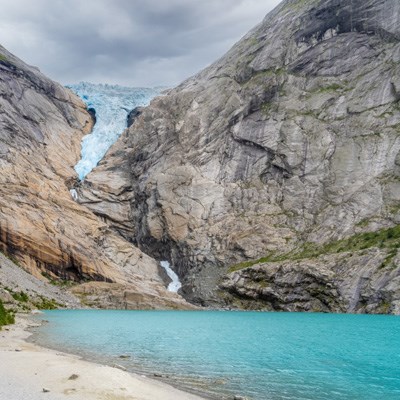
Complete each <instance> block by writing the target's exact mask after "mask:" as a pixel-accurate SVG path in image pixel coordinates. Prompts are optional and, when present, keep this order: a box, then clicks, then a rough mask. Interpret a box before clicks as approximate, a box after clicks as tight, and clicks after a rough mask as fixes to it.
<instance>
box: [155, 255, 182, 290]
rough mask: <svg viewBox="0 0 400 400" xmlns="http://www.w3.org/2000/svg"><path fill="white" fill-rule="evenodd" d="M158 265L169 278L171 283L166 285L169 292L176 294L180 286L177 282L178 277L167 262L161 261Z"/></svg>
mask: <svg viewBox="0 0 400 400" xmlns="http://www.w3.org/2000/svg"><path fill="white" fill-rule="evenodd" d="M160 265H161V266H162V267H163V268H164V269H165V272H166V273H167V275H168V276H169V277H170V278H171V280H172V282H171V283H170V284H169V285H168V288H167V289H168V290H169V291H170V292H175V293H176V292H177V291H178V290H179V289H180V288H181V287H182V284H181V282H180V280H179V277H178V275H177V274H176V273H175V271H174V270H173V269H172V268H171V265H170V263H169V262H168V261H161V262H160Z"/></svg>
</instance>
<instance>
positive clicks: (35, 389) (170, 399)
mask: <svg viewBox="0 0 400 400" xmlns="http://www.w3.org/2000/svg"><path fill="white" fill-rule="evenodd" d="M32 325H34V322H32V321H31V320H30V319H29V316H18V317H17V321H16V324H15V325H12V326H10V327H5V328H3V330H2V331H1V332H0V400H46V399H47V400H60V399H71V400H75V399H77V400H94V399H96V400H201V399H202V398H201V397H198V396H195V395H192V394H189V393H185V392H182V391H180V390H178V389H176V388H174V387H172V386H169V385H168V384H166V383H163V382H159V381H156V380H152V379H149V378H147V377H143V376H140V375H136V374H131V373H128V372H125V371H122V370H120V369H117V368H112V367H109V366H104V365H99V364H95V363H91V362H87V361H84V360H82V359H80V358H79V357H76V356H73V355H70V354H65V353H61V352H57V351H54V350H49V349H45V348H43V347H40V346H37V345H35V344H32V343H29V342H27V341H26V339H27V338H28V337H29V336H30V335H31V333H29V332H28V331H27V330H26V329H28V328H29V327H32ZM43 389H45V390H48V392H45V391H44V390H43Z"/></svg>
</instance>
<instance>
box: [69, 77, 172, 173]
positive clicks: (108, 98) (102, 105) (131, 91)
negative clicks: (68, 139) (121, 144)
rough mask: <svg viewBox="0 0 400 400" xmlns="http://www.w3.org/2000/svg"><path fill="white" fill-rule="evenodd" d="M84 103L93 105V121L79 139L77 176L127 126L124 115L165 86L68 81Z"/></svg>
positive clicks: (97, 160) (145, 101)
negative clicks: (147, 86)
mask: <svg viewBox="0 0 400 400" xmlns="http://www.w3.org/2000/svg"><path fill="white" fill-rule="evenodd" d="M67 87H68V88H69V89H71V90H72V91H73V92H75V93H76V94H77V95H78V96H79V97H80V98H81V99H82V100H83V101H84V102H85V103H86V105H87V108H88V109H94V110H95V113H96V124H95V126H94V128H93V131H92V132H91V133H90V134H88V135H86V136H84V138H83V139H82V151H81V159H80V161H79V162H78V163H77V164H76V166H75V171H76V172H77V174H78V176H79V179H80V180H83V179H85V177H86V175H87V174H88V173H89V172H90V171H91V170H92V169H93V168H94V167H95V166H96V165H97V164H98V162H99V161H100V160H101V159H102V158H103V157H104V155H105V154H106V152H107V150H108V149H109V148H110V147H111V146H112V145H113V144H114V143H115V142H116V140H117V139H118V137H119V136H120V135H121V133H122V132H123V131H124V130H125V129H126V127H127V116H128V114H129V112H130V111H131V110H133V109H134V108H135V107H138V106H146V105H148V104H149V103H150V101H151V99H153V98H154V97H155V96H157V95H159V94H160V93H161V91H162V90H164V89H165V88H160V87H159V88H130V87H124V86H119V85H109V84H94V83H88V82H81V83H78V84H73V85H67Z"/></svg>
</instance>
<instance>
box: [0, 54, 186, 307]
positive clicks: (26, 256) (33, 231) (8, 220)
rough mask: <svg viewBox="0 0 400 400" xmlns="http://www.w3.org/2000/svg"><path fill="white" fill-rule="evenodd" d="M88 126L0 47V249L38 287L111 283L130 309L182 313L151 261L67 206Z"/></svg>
mask: <svg viewBox="0 0 400 400" xmlns="http://www.w3.org/2000/svg"><path fill="white" fill-rule="evenodd" d="M92 123H93V120H92V116H91V115H90V114H89V113H88V112H87V110H86V107H85V105H84V103H83V102H82V101H81V100H80V99H79V98H78V97H77V96H75V95H74V94H73V93H72V92H71V91H69V90H68V89H66V88H64V87H62V86H61V85H59V84H58V83H56V82H53V81H51V80H50V79H49V78H47V77H45V76H44V75H43V74H41V73H40V72H39V70H37V69H36V68H34V67H31V66H29V65H27V64H25V63H24V62H23V61H22V60H19V59H18V58H17V57H15V56H14V55H12V54H11V53H9V52H8V51H7V50H6V49H4V48H3V47H1V46H0V251H1V252H3V253H5V254H8V255H9V256H12V258H13V259H16V260H17V261H18V262H19V264H20V265H21V266H22V267H23V268H24V269H26V270H27V271H29V272H30V273H32V274H33V275H35V276H36V277H37V278H39V279H40V280H42V281H43V280H47V278H48V277H50V278H51V279H55V280H57V279H59V278H62V279H66V280H72V281H75V282H76V283H80V282H82V281H87V280H95V281H101V282H102V283H103V285H102V288H103V290H104V291H106V290H107V284H110V283H111V282H113V283H115V284H116V285H121V287H123V288H124V290H125V291H126V292H127V293H130V295H131V296H132V297H134V296H135V295H136V296H137V301H135V303H134V305H135V307H140V302H141V301H142V302H143V304H146V306H149V305H152V307H154V308H157V307H161V308H162V307H164V306H165V303H166V302H165V301H164V299H163V298H164V297H166V298H168V304H169V306H170V307H173V306H174V304H175V308H182V307H185V302H184V301H183V299H182V298H181V297H180V296H179V295H177V294H170V293H169V292H167V289H166V287H165V283H164V281H163V279H162V277H161V276H160V275H159V272H158V271H159V266H158V263H157V262H156V261H155V260H153V259H152V258H151V257H149V256H147V255H146V254H144V253H142V252H141V251H140V250H139V249H138V248H137V247H135V246H133V245H132V244H131V243H129V242H128V241H126V240H125V239H123V238H122V237H121V236H120V235H119V234H117V233H116V232H115V231H111V229H110V228H109V227H108V226H107V224H106V223H104V222H103V221H102V219H101V218H100V217H99V216H97V215H95V214H94V213H93V212H92V211H91V210H89V209H88V208H86V207H85V206H84V204H78V203H77V202H76V201H74V198H73V197H72V195H71V193H70V189H71V188H72V187H73V184H74V182H76V180H77V174H76V172H75V171H74V168H73V167H74V165H76V163H77V162H78V160H79V157H80V150H81V140H82V136H83V135H85V134H86V133H89V132H90V130H91V128H92ZM104 184H105V185H106V184H107V182H105V181H104ZM72 193H73V194H74V196H75V193H74V192H72ZM121 193H123V191H119V192H118V195H119V198H118V201H119V203H120V204H122V202H121V197H120V195H121ZM75 197H76V196H75ZM128 204H129V203H128ZM111 209H112V210H117V211H118V210H120V209H121V207H119V206H118V205H117V206H115V207H114V208H111ZM117 221H118V219H117ZM0 261H1V260H0ZM1 275H3V274H0V283H1V282H2V277H1ZM13 276H18V275H13ZM104 282H106V283H104ZM118 294H120V295H121V296H123V295H124V292H123V291H122V290H121V291H119V292H116V293H114V296H113V299H114V300H115V301H114V306H115V305H116V304H117V303H118V301H117V300H116V299H117V298H118ZM139 295H140V297H139ZM92 297H95V295H93V296H92ZM108 304H109V306H112V304H111V301H109V303H108ZM118 304H120V303H118ZM126 306H127V307H129V304H127V305H126Z"/></svg>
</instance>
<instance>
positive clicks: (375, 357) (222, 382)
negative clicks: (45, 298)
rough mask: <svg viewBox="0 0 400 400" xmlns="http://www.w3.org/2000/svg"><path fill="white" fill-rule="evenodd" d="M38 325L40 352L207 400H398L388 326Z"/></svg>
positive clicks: (213, 321) (399, 357)
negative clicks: (151, 378) (63, 353)
mask: <svg viewBox="0 0 400 400" xmlns="http://www.w3.org/2000/svg"><path fill="white" fill-rule="evenodd" d="M45 319H47V320H48V321H49V323H48V324H46V325H44V326H43V327H41V328H40V330H39V335H38V337H37V340H38V341H39V343H41V344H44V345H46V346H48V347H54V348H58V349H63V350H68V351H70V352H73V353H78V354H86V355H87V356H88V357H89V358H92V359H97V360H101V361H103V362H104V361H106V362H107V361H108V362H109V363H113V362H115V363H118V364H121V365H124V366H125V367H127V368H128V369H130V370H132V371H141V372H143V373H148V374H152V373H159V374H163V375H168V376H169V378H168V379H169V380H170V382H172V383H175V384H178V385H180V386H183V387H191V388H195V389H197V390H200V391H202V392H204V393H208V394H212V395H213V396H214V397H215V398H217V399H225V398H232V395H233V394H241V395H243V396H248V397H249V398H251V399H254V400H269V399H271V400H277V399H279V400H280V399H293V400H298V399H312V400H316V399H318V400H320V399H327V400H328V399H329V400H332V399H346V400H347V399H348V400H350V399H351V400H356V399H360V400H361V399H362V400H366V399H385V400H386V399H387V400H391V399H393V400H394V399H400V318H398V317H394V316H376V315H335V314H305V313H259V312H228V311H202V312H191V311H96V310H71V311H48V312H46V315H45ZM122 354H124V355H129V356H130V358H129V359H121V358H119V355H122Z"/></svg>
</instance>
